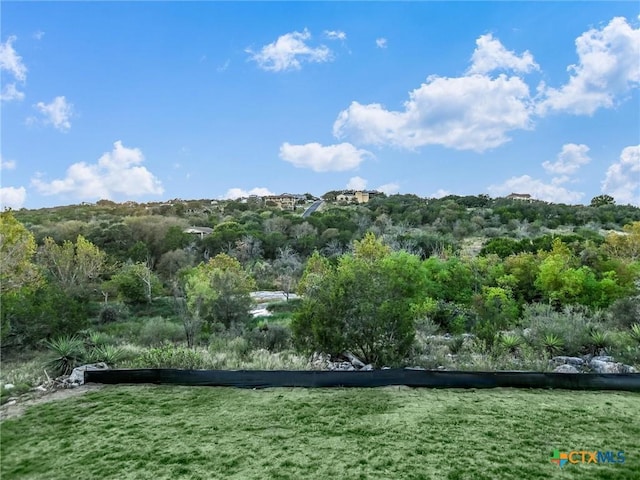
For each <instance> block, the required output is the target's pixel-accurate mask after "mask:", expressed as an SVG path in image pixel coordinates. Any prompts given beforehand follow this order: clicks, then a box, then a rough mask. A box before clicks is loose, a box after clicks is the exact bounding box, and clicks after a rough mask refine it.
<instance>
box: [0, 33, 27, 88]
mask: <svg viewBox="0 0 640 480" xmlns="http://www.w3.org/2000/svg"><path fill="white" fill-rule="evenodd" d="M16 40H17V38H16V37H15V36H14V35H12V36H10V37H9V38H8V39H7V41H6V42H4V43H0V70H5V71H7V72H9V73H11V74H12V75H13V77H14V78H15V79H16V80H18V81H20V82H24V81H26V80H27V67H26V66H25V65H24V63H23V62H22V57H21V56H20V55H18V53H17V52H16V51H15V49H14V48H13V42H15V41H16Z"/></svg>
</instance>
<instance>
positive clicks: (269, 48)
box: [245, 28, 333, 72]
mask: <svg viewBox="0 0 640 480" xmlns="http://www.w3.org/2000/svg"><path fill="white" fill-rule="evenodd" d="M310 39H311V33H309V31H308V30H307V29H306V28H305V29H304V31H302V32H291V33H286V34H284V35H282V36H280V37H278V39H277V40H276V41H275V42H273V43H270V44H268V45H265V46H263V47H262V48H261V49H260V51H258V52H254V51H253V50H251V49H250V48H247V49H246V50H245V52H246V53H248V54H250V55H251V57H250V58H251V59H252V60H254V61H255V62H256V63H257V64H258V66H259V67H260V68H261V69H263V70H267V71H271V72H281V71H286V70H299V69H300V68H301V66H302V63H303V62H309V63H322V62H328V61H330V60H332V59H333V56H332V53H331V50H329V48H327V47H326V46H324V45H320V46H318V47H311V46H309V45H307V43H306V42H307V41H308V40H310Z"/></svg>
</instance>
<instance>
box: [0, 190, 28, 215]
mask: <svg viewBox="0 0 640 480" xmlns="http://www.w3.org/2000/svg"><path fill="white" fill-rule="evenodd" d="M26 198H27V191H26V190H25V188H24V187H2V188H0V210H4V209H5V208H12V209H14V210H17V209H19V208H22V206H23V205H24V201H25V200H26Z"/></svg>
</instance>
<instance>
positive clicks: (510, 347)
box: [500, 333, 524, 353]
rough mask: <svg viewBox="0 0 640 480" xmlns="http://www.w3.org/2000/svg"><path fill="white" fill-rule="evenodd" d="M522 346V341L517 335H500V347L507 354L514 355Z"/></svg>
mask: <svg viewBox="0 0 640 480" xmlns="http://www.w3.org/2000/svg"><path fill="white" fill-rule="evenodd" d="M523 344H524V339H523V338H522V337H521V336H520V335H518V334H517V333H503V334H502V335H500V345H502V347H504V348H505V349H506V350H507V351H508V352H509V353H516V352H517V351H518V349H519V348H520V347H521V346H522V345H523Z"/></svg>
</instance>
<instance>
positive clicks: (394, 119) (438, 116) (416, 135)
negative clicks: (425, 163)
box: [333, 75, 532, 152]
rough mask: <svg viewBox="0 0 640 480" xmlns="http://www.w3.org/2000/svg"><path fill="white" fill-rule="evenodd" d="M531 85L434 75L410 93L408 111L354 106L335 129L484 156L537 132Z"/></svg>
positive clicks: (368, 139) (372, 140) (341, 134)
mask: <svg viewBox="0 0 640 480" xmlns="http://www.w3.org/2000/svg"><path fill="white" fill-rule="evenodd" d="M531 114H532V106H531V98H530V96H529V87H528V86H527V84H526V83H524V82H523V81H522V80H521V79H520V78H518V77H507V76H505V75H499V76H498V77H497V78H490V77H488V76H485V75H471V76H466V77H458V78H447V77H437V76H431V77H429V78H427V81H426V83H423V84H422V85H421V86H420V87H419V88H417V89H415V90H413V91H412V92H410V93H409V100H408V101H407V102H405V104H404V110H403V111H391V110H387V109H385V108H384V107H383V106H382V105H380V104H369V105H362V104H360V103H358V102H352V103H351V105H350V106H349V108H347V109H346V110H344V111H342V112H341V113H340V114H339V115H338V118H337V119H336V121H335V123H334V125H333V133H334V135H335V136H336V137H338V138H345V137H346V138H350V139H352V141H354V142H361V143H365V144H370V145H371V144H372V145H392V146H397V147H401V148H406V149H415V148H417V147H422V146H425V145H443V146H445V147H449V148H454V149H457V150H476V151H478V152H482V151H484V150H487V149H489V148H494V147H497V146H499V145H502V144H503V143H505V142H507V141H509V137H508V136H507V132H509V131H511V130H515V129H528V128H531V126H532V124H531V118H530V117H531Z"/></svg>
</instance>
